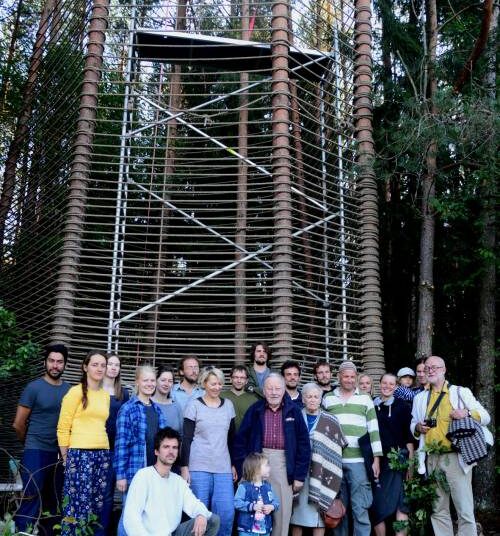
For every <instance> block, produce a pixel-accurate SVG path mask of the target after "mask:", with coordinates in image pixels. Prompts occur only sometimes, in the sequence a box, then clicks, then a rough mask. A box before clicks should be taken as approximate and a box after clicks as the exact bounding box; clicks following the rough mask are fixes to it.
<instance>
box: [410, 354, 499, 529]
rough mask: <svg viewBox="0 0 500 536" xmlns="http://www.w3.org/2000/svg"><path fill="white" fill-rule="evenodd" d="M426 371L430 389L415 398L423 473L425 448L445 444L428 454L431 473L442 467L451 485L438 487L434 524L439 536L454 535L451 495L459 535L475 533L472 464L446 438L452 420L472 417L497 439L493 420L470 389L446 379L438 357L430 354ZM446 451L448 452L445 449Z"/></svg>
mask: <svg viewBox="0 0 500 536" xmlns="http://www.w3.org/2000/svg"><path fill="white" fill-rule="evenodd" d="M425 372H426V373H427V379H428V381H429V384H430V389H429V390H427V391H422V392H421V393H419V394H418V395H417V396H416V397H415V399H414V400H413V410H412V421H411V431H412V432H413V434H414V435H415V437H417V438H419V439H420V448H419V462H420V463H419V468H418V470H419V473H421V474H424V473H425V470H426V467H425V455H426V451H425V447H426V446H430V445H431V444H433V442H438V443H440V444H441V447H442V451H441V452H440V453H439V454H438V453H431V454H429V455H428V457H427V470H428V471H429V472H432V471H434V470H435V469H440V470H441V471H443V472H444V474H445V475H446V480H447V481H448V484H449V489H448V490H447V491H445V490H443V489H442V487H441V486H438V488H437V490H436V491H437V494H438V498H437V501H436V503H435V505H434V512H433V514H432V516H431V521H432V527H433V529H434V533H435V534H439V536H453V525H452V521H451V516H450V495H451V498H452V499H453V504H454V505H455V509H456V511H457V515H458V535H459V536H475V535H476V534H477V531H476V521H475V519H474V499H473V497H472V467H473V465H475V464H472V465H467V464H465V462H464V460H463V459H462V457H461V455H460V454H459V453H457V452H453V451H452V448H451V443H450V440H449V439H448V438H447V437H446V434H447V433H448V428H449V426H450V422H451V421H452V420H453V419H462V418H463V417H467V416H470V417H472V418H473V419H475V420H476V421H478V422H479V423H481V425H483V431H484V433H485V437H486V439H487V442H491V443H493V438H492V436H491V434H490V432H489V431H488V429H487V428H486V427H485V425H487V424H488V423H489V422H490V416H489V415H488V412H487V411H486V410H485V409H484V408H483V406H481V404H480V403H479V402H478V401H477V400H476V399H475V398H474V395H473V394H472V393H471V391H470V389H467V387H459V386H457V385H450V384H449V383H448V382H447V381H446V379H445V375H446V365H445V362H444V360H443V359H442V358H441V357H438V356H431V357H428V358H427V360H426V362H425ZM443 450H444V451H443Z"/></svg>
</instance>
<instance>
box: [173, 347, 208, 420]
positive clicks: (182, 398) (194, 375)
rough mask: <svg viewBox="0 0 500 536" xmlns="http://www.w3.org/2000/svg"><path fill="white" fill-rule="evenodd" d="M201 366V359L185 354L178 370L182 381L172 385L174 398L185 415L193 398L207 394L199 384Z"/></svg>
mask: <svg viewBox="0 0 500 536" xmlns="http://www.w3.org/2000/svg"><path fill="white" fill-rule="evenodd" d="M200 366H201V363H200V360H199V359H198V358H197V357H196V356H195V355H185V356H184V357H182V358H181V360H180V361H179V367H178V372H179V376H180V378H181V381H180V382H179V383H176V384H175V385H174V386H173V387H172V400H173V401H174V402H177V404H179V406H180V408H181V409H182V414H183V415H184V410H185V409H186V406H187V404H188V402H189V401H190V400H191V399H192V398H198V397H200V396H203V395H204V394H205V390H204V389H202V388H201V387H200V386H199V385H198V376H199V375H200Z"/></svg>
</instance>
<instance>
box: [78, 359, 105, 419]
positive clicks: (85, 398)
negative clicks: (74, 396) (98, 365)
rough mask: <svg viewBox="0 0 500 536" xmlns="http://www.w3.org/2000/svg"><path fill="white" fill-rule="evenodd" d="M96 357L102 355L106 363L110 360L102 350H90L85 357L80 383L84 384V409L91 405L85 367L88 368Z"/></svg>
mask: <svg viewBox="0 0 500 536" xmlns="http://www.w3.org/2000/svg"><path fill="white" fill-rule="evenodd" d="M95 355H101V356H102V357H104V359H105V360H106V362H107V361H108V358H107V356H106V354H105V353H104V352H101V351H100V350H90V351H89V352H88V353H87V355H86V356H85V359H84V360H83V362H82V378H81V380H80V383H81V384H82V406H83V409H87V405H88V403H89V398H88V391H89V386H88V382H87V373H86V372H85V368H84V367H88V365H89V363H90V360H91V359H92V357H93V356H95Z"/></svg>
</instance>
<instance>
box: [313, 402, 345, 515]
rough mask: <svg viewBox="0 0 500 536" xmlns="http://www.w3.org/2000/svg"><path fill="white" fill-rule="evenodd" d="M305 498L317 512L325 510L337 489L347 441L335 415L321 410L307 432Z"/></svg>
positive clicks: (340, 479)
mask: <svg viewBox="0 0 500 536" xmlns="http://www.w3.org/2000/svg"><path fill="white" fill-rule="evenodd" d="M310 437H311V466H310V469H309V501H308V502H310V503H313V504H316V505H318V508H319V509H320V510H321V511H326V510H328V507H329V506H330V505H331V504H332V501H333V499H335V497H336V496H337V494H338V492H339V490H340V483H341V481H342V449H343V448H344V447H345V446H347V441H346V439H345V437H344V434H343V433H342V430H341V428H340V424H339V422H338V420H337V417H335V416H333V415H329V414H328V413H326V412H324V411H321V412H320V415H319V418H318V421H317V423H316V426H315V428H314V429H313V430H312V432H311V434H310Z"/></svg>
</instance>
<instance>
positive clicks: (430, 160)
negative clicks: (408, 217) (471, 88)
mask: <svg viewBox="0 0 500 536" xmlns="http://www.w3.org/2000/svg"><path fill="white" fill-rule="evenodd" d="M426 24H427V35H428V45H427V54H428V59H427V82H428V86H427V113H428V114H430V115H431V117H434V116H435V115H436V114H437V108H436V104H435V96H436V90H437V79H436V73H435V64H436V48H437V34H438V30H437V9H436V0H427V1H426ZM436 153H437V142H436V140H431V141H430V143H429V146H428V147H427V151H426V155H425V161H426V173H425V176H424V178H423V180H422V203H421V211H422V224H421V233H420V280H419V304H418V325H417V357H426V356H429V355H432V336H433V331H434V274H433V272H434V229H435V217H434V209H433V203H434V198H435V194H436V183H435V180H436Z"/></svg>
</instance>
